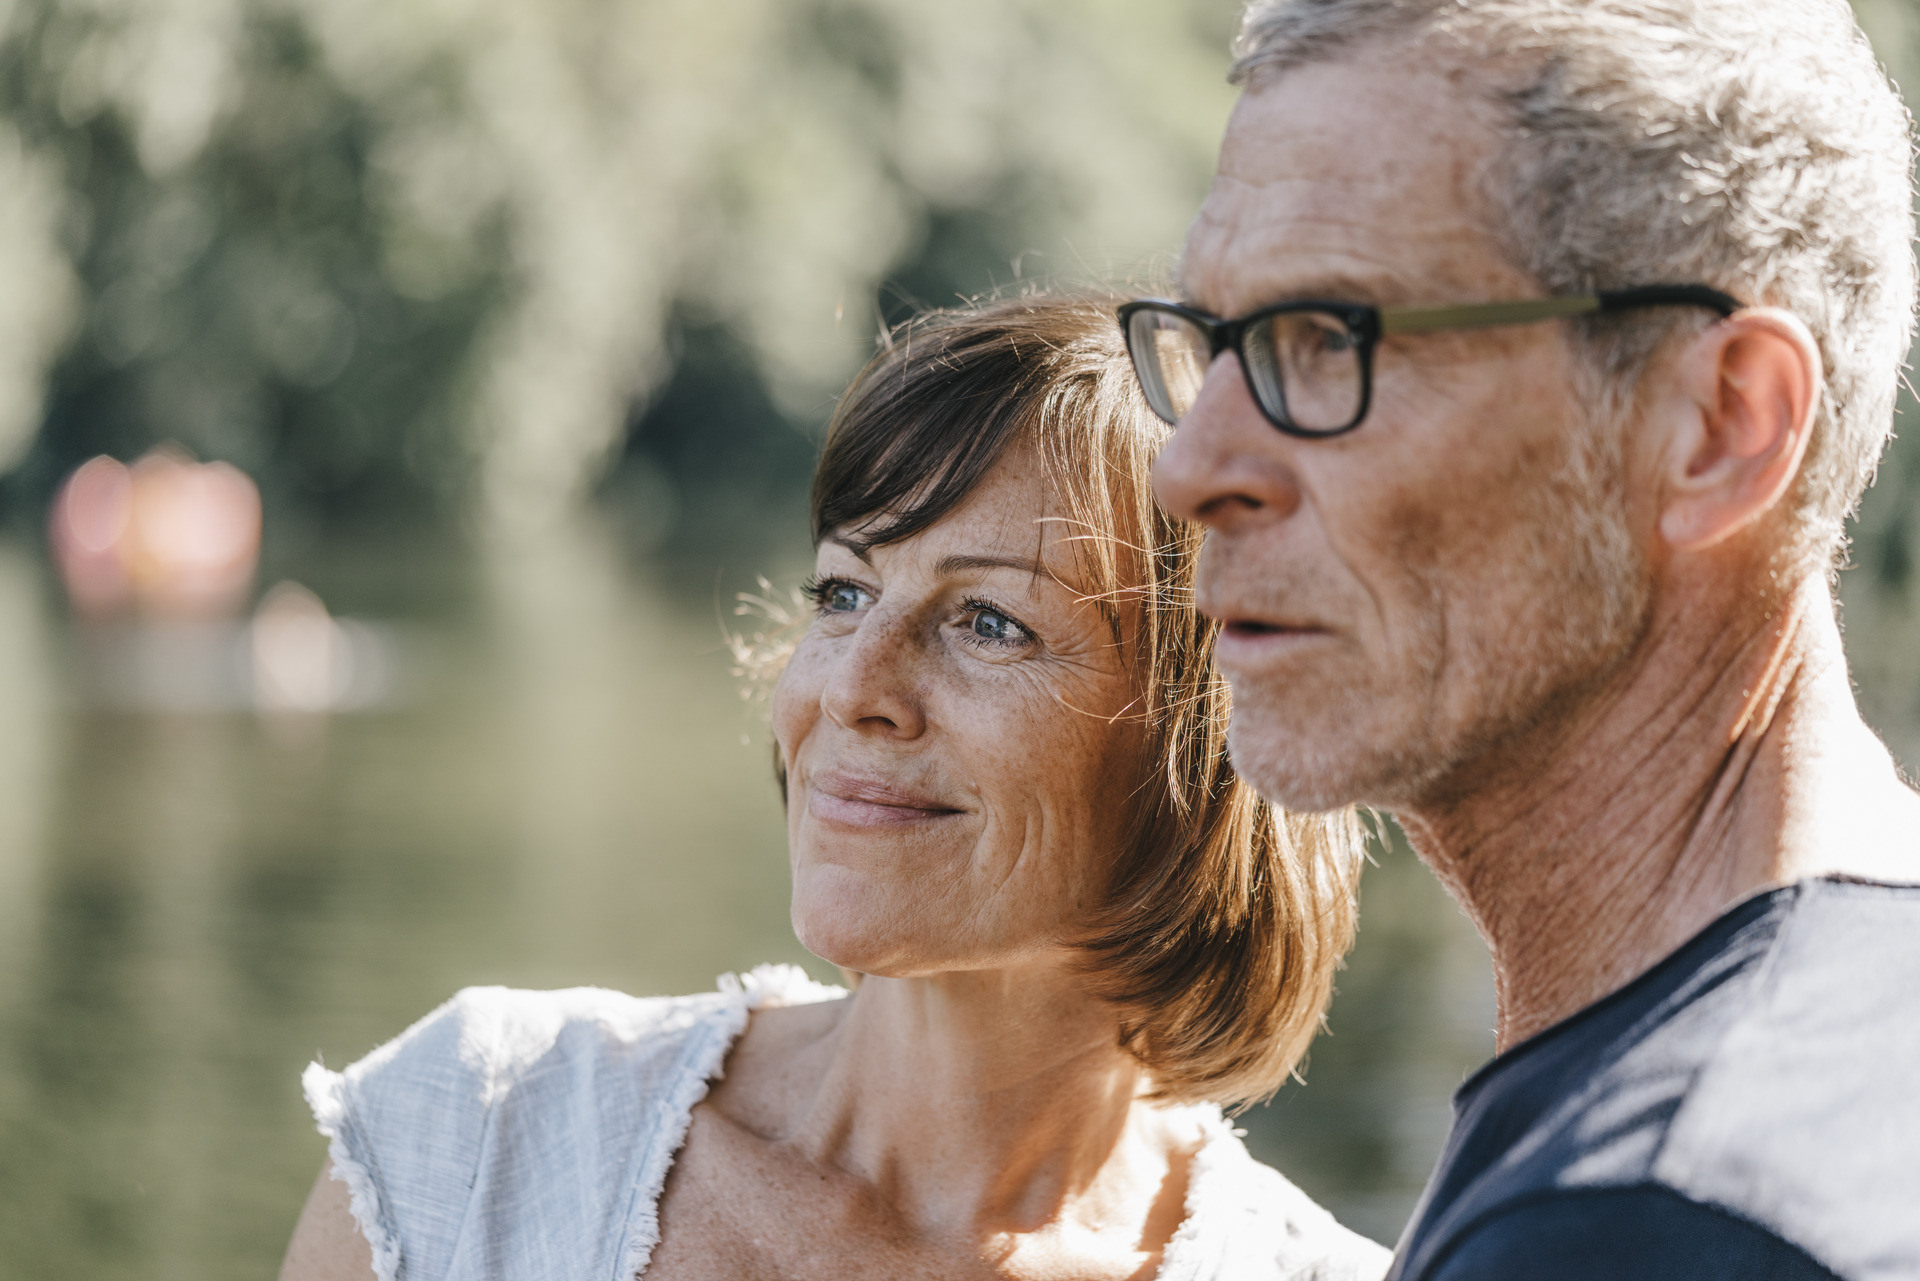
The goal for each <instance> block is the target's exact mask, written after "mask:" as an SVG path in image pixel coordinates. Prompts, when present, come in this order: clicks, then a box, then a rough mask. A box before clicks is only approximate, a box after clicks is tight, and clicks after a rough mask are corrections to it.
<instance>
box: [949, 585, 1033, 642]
mask: <svg viewBox="0 0 1920 1281" xmlns="http://www.w3.org/2000/svg"><path fill="white" fill-rule="evenodd" d="M960 608H961V609H962V610H963V611H964V612H965V613H966V614H967V615H968V616H969V618H970V619H971V618H973V617H977V616H978V615H980V614H998V615H999V616H1000V617H1002V618H1004V619H1006V620H1007V621H1008V622H1009V623H1011V624H1012V625H1013V626H1014V627H1015V628H1016V629H1017V630H1018V631H1019V633H1020V635H1021V637H1022V638H1023V639H1022V640H1019V641H1009V640H996V639H994V638H992V637H987V636H979V635H976V634H974V632H973V628H972V627H971V626H969V627H968V628H967V631H968V634H969V636H970V637H971V638H972V639H973V640H974V641H975V642H976V643H978V644H982V645H1017V644H1022V643H1030V642H1032V641H1034V640H1036V639H1038V638H1037V637H1035V636H1034V634H1033V629H1032V628H1031V627H1028V626H1027V625H1026V624H1025V623H1023V622H1021V621H1020V620H1019V619H1018V618H1015V617H1014V616H1013V615H1012V614H1010V613H1008V612H1007V611H1006V610H1005V609H1003V608H1001V607H1000V606H998V605H996V604H994V603H993V602H992V601H990V600H982V599H981V598H979V597H978V596H969V597H967V598H966V599H965V600H963V601H961V602H960Z"/></svg>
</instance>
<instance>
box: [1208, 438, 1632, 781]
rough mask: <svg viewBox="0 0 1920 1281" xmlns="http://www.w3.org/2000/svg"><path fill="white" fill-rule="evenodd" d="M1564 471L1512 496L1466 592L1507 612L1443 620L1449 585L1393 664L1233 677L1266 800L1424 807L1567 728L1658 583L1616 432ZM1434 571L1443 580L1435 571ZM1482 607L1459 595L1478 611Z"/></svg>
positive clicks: (1627, 647) (1578, 454)
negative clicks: (1629, 512)
mask: <svg viewBox="0 0 1920 1281" xmlns="http://www.w3.org/2000/svg"><path fill="white" fill-rule="evenodd" d="M1569 436H1570V439H1569V441H1568V447H1567V450H1566V453H1565V456H1564V457H1563V458H1562V460H1561V462H1560V465H1559V466H1558V467H1557V468H1556V469H1555V471H1554V472H1553V473H1552V474H1551V475H1550V476H1548V477H1546V478H1545V479H1544V480H1543V481H1541V482H1540V483H1539V484H1537V485H1534V486H1531V487H1529V489H1528V490H1527V491H1526V492H1525V493H1523V494H1516V495H1515V497H1516V498H1517V499H1520V500H1521V504H1522V507H1523V510H1522V512H1520V513H1519V514H1518V516H1517V518H1516V519H1515V520H1514V522H1513V523H1512V525H1511V526H1510V528H1511V529H1512V531H1513V532H1514V534H1515V535H1517V536H1516V537H1514V538H1513V539H1511V540H1510V541H1509V542H1507V544H1506V545H1504V546H1502V547H1501V548H1500V549H1499V551H1498V561H1497V564H1496V566H1495V567H1494V570H1493V572H1492V573H1491V574H1488V575H1482V576H1480V577H1479V578H1478V579H1476V580H1475V582H1474V586H1473V592H1472V594H1474V595H1478V596H1483V597H1484V598H1486V599H1488V600H1491V601H1498V602H1502V603H1504V604H1507V605H1509V606H1511V605H1512V604H1513V603H1514V602H1518V603H1519V607H1518V608H1517V609H1514V608H1509V610H1508V612H1507V615H1506V616H1505V617H1504V618H1488V617H1484V616H1482V617H1479V618H1478V619H1477V620H1476V621H1477V623H1478V626H1475V627H1461V626H1457V625H1451V624H1457V622H1458V620H1459V618H1460V617H1462V616H1463V615H1459V614H1457V615H1455V617H1454V618H1453V619H1449V617H1448V615H1447V613H1446V601H1447V600H1448V599H1449V597H1450V596H1455V595H1461V593H1459V592H1457V591H1456V592H1452V593H1450V592H1449V591H1448V590H1447V587H1446V585H1445V584H1444V583H1443V582H1439V581H1434V582H1429V583H1427V584H1426V586H1427V588H1428V589H1429V590H1428V596H1429V600H1430V603H1431V608H1428V609H1424V610H1422V611H1421V612H1420V613H1419V614H1418V615H1417V617H1416V618H1414V619H1413V620H1412V622H1411V626H1410V627H1408V629H1407V636H1406V640H1405V642H1404V643H1403V645H1402V647H1401V655H1400V657H1399V659H1398V661H1396V662H1394V663H1393V664H1392V665H1391V669H1389V668H1388V667H1387V666H1386V665H1382V664H1379V663H1377V662H1376V663H1375V664H1374V665H1373V666H1372V668H1371V670H1362V671H1361V672H1358V673H1356V679H1353V680H1349V681H1338V682H1332V683H1329V684H1328V685H1326V686H1323V687H1322V688H1321V689H1319V690H1317V691H1310V692H1309V693H1308V694H1307V697H1306V698H1305V699H1303V698H1302V697H1301V692H1300V691H1297V690H1289V689H1287V688H1285V687H1279V686H1277V685H1276V684H1275V683H1273V682H1263V681H1252V680H1246V681H1233V682H1232V685H1233V695H1234V712H1233V721H1232V725H1231V728H1230V730H1229V735H1228V747H1229V751H1230V752H1231V754H1232V758H1233V762H1234V766H1235V768H1237V769H1238V770H1239V771H1240V773H1241V774H1242V775H1243V776H1244V777H1246V779H1247V780H1248V781H1249V782H1250V783H1252V784H1253V786H1254V787H1255V788H1256V789H1257V790H1258V791H1259V792H1260V793H1261V794H1262V795H1263V796H1265V797H1267V799H1269V800H1270V801H1272V802H1273V803H1275V804H1277V805H1280V806H1282V807H1284V808H1287V809H1291V810H1294V811H1296V812H1323V811H1327V810H1333V809H1338V808H1340V807H1342V806H1346V805H1351V804H1365V805H1373V806H1378V807H1380V808H1382V809H1387V810H1406V809H1418V808H1424V807H1427V806H1431V805H1435V804H1443V803H1447V802H1448V801H1451V800H1455V799H1458V795H1459V793H1460V792H1461V791H1463V790H1465V789H1470V788H1472V787H1473V786H1475V783H1476V780H1482V779H1485V778H1486V777H1488V776H1489V774H1490V772H1491V771H1492V770H1494V769H1496V768H1497V766H1496V765H1495V764H1493V763H1492V762H1494V761H1496V760H1497V759H1498V758H1500V757H1501V756H1502V755H1503V754H1508V755H1510V754H1511V753H1512V751H1513V749H1514V748H1515V747H1516V745H1518V744H1520V743H1522V742H1523V741H1530V740H1532V739H1535V738H1537V737H1538V736H1539V734H1538V732H1539V731H1541V730H1543V729H1551V728H1553V727H1554V726H1555V725H1556V724H1560V723H1566V722H1568V721H1569V720H1570V718H1572V717H1574V716H1576V715H1577V712H1578V708H1579V706H1580V704H1581V703H1582V702H1583V701H1584V700H1585V699H1587V698H1589V697H1591V696H1592V693H1593V691H1594V690H1595V689H1596V688H1598V687H1601V686H1603V685H1604V684H1605V682H1606V681H1607V679H1608V677H1609V676H1610V675H1611V674H1612V673H1613V672H1615V671H1616V670H1617V669H1618V668H1619V667H1620V666H1621V664H1622V663H1624V662H1625V661H1626V659H1627V656H1628V655H1629V654H1630V653H1631V652H1632V651H1633V650H1634V648H1635V647H1636V644H1637V642H1638V641H1639V639H1640V638H1641V637H1642V636H1643V635H1644V633H1645V630H1646V626H1647V620H1648V616H1649V610H1650V603H1651V597H1652V586H1651V582H1650V578H1649V574H1648V566H1647V564H1646V559H1645V556H1644V554H1643V552H1642V551H1641V549H1640V548H1639V547H1638V546H1637V545H1636V543H1635V540H1634V537H1633V534H1632V531H1631V529H1630V528H1629V526H1628V524H1627V519H1626V512H1625V503H1624V489H1625V483H1624V482H1625V464H1624V459H1623V456H1622V454H1623V441H1624V430H1623V428H1622V427H1621V426H1617V425H1616V426H1609V425H1605V424H1601V423H1592V424H1589V425H1587V426H1586V428H1585V429H1583V430H1580V431H1576V432H1573V433H1569ZM1435 577H1436V578H1437V577H1438V575H1436V576H1435ZM1476 603H1477V602H1475V601H1464V602H1463V604H1464V607H1465V608H1466V609H1468V610H1471V609H1472V608H1473V607H1474V605H1475V604H1476Z"/></svg>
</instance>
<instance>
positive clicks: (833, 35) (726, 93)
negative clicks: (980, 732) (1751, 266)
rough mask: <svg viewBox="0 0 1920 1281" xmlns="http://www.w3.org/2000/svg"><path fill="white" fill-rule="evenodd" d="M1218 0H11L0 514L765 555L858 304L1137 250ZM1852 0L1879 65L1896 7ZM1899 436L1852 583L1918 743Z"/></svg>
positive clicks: (1185, 202) (1909, 7) (1204, 129)
mask: <svg viewBox="0 0 1920 1281" xmlns="http://www.w3.org/2000/svg"><path fill="white" fill-rule="evenodd" d="M1236 7H1237V6H1236V5H1235V4H1233V3H1232V0H969V3H968V4H966V5H944V6H936V5H926V4H923V3H915V2H914V0H548V2H543V3H540V4H528V3H526V2H525V0H0V280H4V281H5V282H6V286H7V287H6V288H5V289H4V290H0V505H4V508H5V510H6V511H7V512H8V513H9V514H10V515H11V517H12V519H13V520H14V522H15V523H16V524H17V525H21V526H25V527H29V528H31V527H34V526H37V525H38V523H39V521H40V519H41V514H42V511H43V509H44V503H45V501H46V498H47V496H48V495H49V494H50V492H51V490H52V488H53V487H54V486H55V485H56V484H57V483H58V482H59V480H60V478H61V477H62V476H63V475H64V474H65V473H66V472H67V471H68V470H69V469H70V468H71V467H72V466H73V465H74V464H76V463H77V462H79V461H80V460H81V459H83V458H85V457H87V456H89V455H91V454H93V453H97V452H109V453H113V454H116V455H118V456H120V457H122V458H126V457H130V456H132V455H134V454H137V453H139V452H141V451H143V450H144V449H146V448H148V447H150V446H152V445H155V444H158V443H161V442H163V441H169V440H171V441H176V442H179V443H180V444H182V445H184V446H186V447H187V448H188V449H190V450H192V451H193V452H195V453H197V454H199V455H201V456H202V457H207V458H219V459H225V460H228V461H231V462H233V463H236V464H237V465H239V466H241V467H242V468H244V469H245V470H246V471H248V472H249V473H251V474H252V475H253V476H254V477H255V478H256V479H257V480H259V482H260V483H261V486H262V489H263V491H264V495H265V499H266V511H267V529H268V540H269V549H270V551H271V549H272V547H273V546H274V545H275V544H276V543H279V544H280V545H286V544H287V543H288V542H289V541H290V540H291V541H292V542H296V543H297V542H299V541H301V537H300V535H301V534H302V532H303V531H304V533H305V534H308V535H311V534H315V533H325V532H326V531H329V530H331V531H333V532H334V533H336V534H337V533H338V531H339V530H340V529H341V527H343V526H345V525H359V526H362V527H365V526H367V525H373V526H374V527H376V528H377V527H381V526H384V525H389V524H391V523H393V522H395V521H410V522H413V524H414V527H415V530H416V532H419V531H423V530H424V531H432V530H455V531H457V530H461V529H471V528H473V527H476V526H481V527H487V528H491V529H495V530H500V529H506V530H511V529H514V528H522V527H528V526H537V525H539V524H542V523H544V522H550V521H552V520H554V519H556V518H558V517H560V516H562V515H563V514H564V513H566V512H567V511H569V510H571V509H573V508H576V507H577V506H578V505H580V504H581V503H583V502H586V501H590V500H594V499H597V500H598V501H599V502H600V504H601V505H602V506H603V507H606V508H608V509H610V510H611V511H612V512H614V513H615V514H616V515H617V516H618V518H619V521H620V523H621V525H622V526H623V528H624V529H625V530H626V531H627V533H628V536H629V539H630V541H631V543H632V544H633V546H634V547H635V548H637V549H641V550H650V549H657V548H661V547H662V546H663V545H664V547H665V549H666V550H668V551H671V552H674V553H676V554H679V553H685V552H689V551H693V550H700V551H702V552H703V553H705V554H707V555H708V557H709V558H710V557H711V555H712V554H714V553H715V552H716V551H718V552H722V553H724V552H725V550H726V549H727V548H729V547H735V546H743V545H744V546H748V547H757V546H762V545H764V542H765V540H766V539H767V538H768V537H769V536H770V533H771V532H772V531H789V532H790V531H793V530H797V529H798V528H799V527H800V525H799V510H798V509H799V504H800V501H801V496H802V494H803V491H804V487H805V477H806V473H807V471H808V468H809V463H810V459H811V452H812V448H813V439H814V435H815V433H816V431H817V428H818V427H819V425H820V424H821V422H822V421H823V420H824V417H825V415H826V412H827V410H828V409H829V407H830V405H831V402H832V398H833V395H834V394H835V392H836V391H837V390H838V388H839V387H840V386H841V385H842V384H843V383H844V380H845V379H846V377H847V376H848V375H849V374H850V373H851V372H852V371H853V370H854V369H855V368H857V366H858V365H859V364H860V363H861V361H862V360H864V359H865V357H866V356H867V355H868V354H869V353H870V351H871V350H872V340H873V336H874V334H875V333H876V331H877V330H878V328H879V327H880V326H881V325H882V324H884V323H886V322H888V321H891V320H897V319H898V318H900V317H901V316H902V315H904V314H906V313H907V312H908V311H910V310H911V309H913V308H914V307H917V306H921V305H926V304H939V303H943V302H948V301H951V300H952V299H953V298H955V297H956V296H962V295H973V294H978V293H980V292H982V291H986V290H989V289H992V288H995V287H1004V286H1007V285H1010V284H1013V283H1014V282H1015V281H1016V280H1018V279H1019V278H1022V277H1040V278H1047V279H1054V280H1067V281H1087V280H1097V281H1103V282H1110V283H1120V284H1126V283H1128V282H1132V281H1137V280H1141V279H1143V278H1149V277H1152V276H1154V275H1156V274H1164V271H1165V268H1166V267H1167V265H1168V264H1169V263H1170V262H1171V259H1172V254H1173V252H1174V251H1175V249H1176V248H1177V246H1178V243H1179V239H1180V235H1181V232H1182V230H1183V228H1184V226H1185V223H1186V221H1187V219H1188V218H1189V217H1190V216H1191V213H1192V210H1193V209H1194V208H1195V207H1196V205H1197V203H1198V200H1199V198H1200V196H1201V194H1202V192H1203V191H1204V188H1205V184H1206V182H1207V178H1208V174H1209V170H1210V168H1211V163H1212V156H1213V151H1214V147H1215V145H1216V143H1217V140H1218V137H1219V134H1220V130H1221V127H1222V125H1223V123H1224V120H1225V115H1226V112H1227V109H1228V107H1229V106H1230V104H1231V100H1232V91H1231V90H1230V89H1229V88H1228V87H1227V85H1226V84H1225V81H1224V73H1225V69H1226V63H1227V57H1226V43H1227V39H1228V36H1229V34H1230V29H1231V26H1232V22H1233V18H1234V11H1235V9H1236ZM1856 8H1857V10H1858V12H1859V13H1860V16H1861V18H1862V21H1863V23H1864V25H1865V26H1866V27H1867V30H1868V32H1869V34H1870V36H1871V37H1872V38H1873V39H1874V41H1875V44H1876V47H1878V48H1879V49H1880V50H1881V52H1882V54H1883V56H1884V57H1885V58H1886V59H1887V62H1888V64H1889V66H1890V67H1891V68H1892V69H1893V71H1894V73H1895V75H1896V78H1901V77H1904V75H1905V71H1906V68H1908V67H1909V66H1912V65H1913V57H1912V53H1913V50H1914V49H1915V4H1914V0H1857V3H1856ZM1914 455H1915V447H1914V446H1913V445H1912V444H1910V443H1909V442H1907V441H1899V442H1896V444H1895V446H1894V448H1893V450H1892V452H1891V454H1890V456H1889V459H1888V463H1887V466H1886V468H1885V469H1884V471H1883V473H1882V478H1881V481H1880V483H1879V485H1878V487H1877V488H1876V489H1875V491H1874V492H1873V493H1872V494H1871V495H1870V496H1869V498H1868V501H1867V504H1866V506H1865V509H1864V510H1863V513H1862V516H1861V520H1860V522H1859V525H1858V538H1857V541H1856V558H1857V561H1858V563H1859V566H1860V568H1859V570H1858V571H1857V572H1854V573H1850V574H1849V575H1848V576H1847V578H1846V580H1845V583H1844V593H1845V597H1846V600H1847V608H1848V623H1849V636H1850V642H1851V644H1852V648H1853V651H1854V659H1855V668H1856V672H1857V673H1858V675H1859V677H1860V680H1861V683H1862V687H1863V694H1864V695H1865V698H1866V702H1867V703H1868V706H1869V711H1870V714H1872V715H1873V716H1874V717H1875V719H1876V722H1877V723H1879V724H1881V725H1883V726H1885V727H1888V730H1889V733H1890V734H1892V735H1893V736H1894V737H1895V738H1896V739H1898V740H1899V742H1898V743H1897V746H1898V747H1899V749H1900V750H1901V751H1902V754H1903V755H1905V756H1906V758H1907V759H1909V760H1912V759H1916V757H1920V646H1915V645H1914V644H1912V643H1911V640H1910V638H1911V637H1912V636H1913V635H1914V629H1915V628H1916V627H1920V592H1916V590H1915V588H1914V585H1913V581H1912V580H1913V566H1914V564H1915V560H1916V554H1920V543H1916V539H1920V520H1916V519H1914V518H1913V516H1912V510H1913V507H1914V502H1915V499H1916V496H1917V495H1920V462H1916V460H1915V457H1914ZM680 558H681V559H684V557H683V556H682V557H680ZM750 558H751V557H749V559H750ZM1901 726H1909V727H1913V728H1911V729H1901V728H1900V727H1901Z"/></svg>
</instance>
